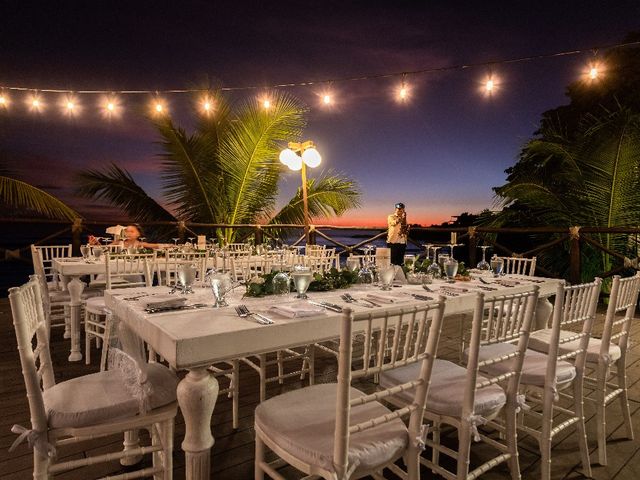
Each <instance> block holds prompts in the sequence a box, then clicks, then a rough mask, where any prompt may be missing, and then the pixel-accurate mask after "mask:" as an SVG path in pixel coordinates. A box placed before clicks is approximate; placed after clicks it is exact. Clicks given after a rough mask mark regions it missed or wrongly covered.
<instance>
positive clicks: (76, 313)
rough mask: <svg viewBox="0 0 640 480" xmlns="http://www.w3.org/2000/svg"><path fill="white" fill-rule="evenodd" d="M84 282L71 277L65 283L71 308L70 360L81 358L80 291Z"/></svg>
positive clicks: (75, 360)
mask: <svg viewBox="0 0 640 480" xmlns="http://www.w3.org/2000/svg"><path fill="white" fill-rule="evenodd" d="M84 287H85V285H84V283H83V282H81V281H80V278H78V277H73V279H72V280H71V281H70V282H69V284H68V285H67V289H68V290H69V297H70V298H71V301H70V302H69V308H70V309H71V312H70V313H71V353H70V354H69V361H70V362H79V361H80V360H82V351H81V350H80V313H81V312H80V311H81V307H82V292H83V291H84Z"/></svg>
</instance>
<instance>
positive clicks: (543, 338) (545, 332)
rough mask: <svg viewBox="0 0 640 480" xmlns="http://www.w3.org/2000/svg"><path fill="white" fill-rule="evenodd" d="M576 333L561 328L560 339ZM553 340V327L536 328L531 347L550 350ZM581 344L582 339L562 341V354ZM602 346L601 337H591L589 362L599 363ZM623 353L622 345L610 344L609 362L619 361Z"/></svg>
mask: <svg viewBox="0 0 640 480" xmlns="http://www.w3.org/2000/svg"><path fill="white" fill-rule="evenodd" d="M575 335H576V332H571V331H569V330H560V340H562V339H566V338H571V337H573V336H575ZM550 341H551V329H550V328H545V329H542V330H536V331H535V332H531V336H530V337H529V348H530V349H532V350H536V351H538V352H544V353H546V352H548V351H549V343H550ZM579 346H580V339H577V340H573V341H571V342H567V343H561V344H560V347H559V352H560V355H563V354H565V353H569V352H572V351H575V350H578V348H579ZM601 346H602V340H601V339H599V338H594V337H591V338H590V339H589V346H588V347H587V362H592V363H598V359H599V358H600V347H601ZM621 355H622V353H621V352H620V347H619V346H618V345H616V344H615V343H610V344H609V363H614V362H617V361H618V359H619V358H620V356H621Z"/></svg>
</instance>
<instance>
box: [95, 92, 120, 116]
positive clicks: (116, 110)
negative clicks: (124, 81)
mask: <svg viewBox="0 0 640 480" xmlns="http://www.w3.org/2000/svg"><path fill="white" fill-rule="evenodd" d="M100 106H101V108H102V111H101V113H102V116H103V117H104V118H106V119H107V120H111V119H112V118H119V117H120V115H121V114H122V107H121V106H120V101H119V100H118V97H117V96H115V95H114V94H111V95H104V96H103V97H102V98H101V99H100Z"/></svg>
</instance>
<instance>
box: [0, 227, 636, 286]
mask: <svg viewBox="0 0 640 480" xmlns="http://www.w3.org/2000/svg"><path fill="white" fill-rule="evenodd" d="M116 223H118V222H114V221H89V220H84V219H76V220H75V221H74V222H73V223H69V222H68V221H56V220H44V219H16V218H11V219H0V224H4V225H7V224H10V225H11V228H12V229H13V230H14V231H19V230H20V228H21V225H22V226H23V228H26V225H27V224H28V225H30V226H31V227H33V226H35V225H38V224H43V226H44V224H47V225H49V227H48V229H49V230H51V229H52V228H54V229H55V227H57V226H59V227H60V228H59V229H55V231H53V232H52V233H48V234H47V235H46V236H44V237H40V238H32V239H30V240H29V241H28V242H25V244H24V245H18V246H17V247H16V246H15V245H13V246H12V247H13V248H11V247H9V246H7V245H6V244H5V245H2V244H0V267H1V265H2V263H4V262H7V261H23V262H31V258H30V251H29V246H30V244H31V243H34V244H36V245H45V244H55V243H56V241H57V240H59V239H60V238H66V239H67V241H68V239H69V238H70V239H71V243H72V244H73V248H74V252H75V254H77V253H78V252H79V247H80V245H81V243H82V242H83V241H86V236H87V235H89V234H95V235H100V236H102V235H103V232H104V230H105V228H106V227H107V226H110V225H114V224H116ZM52 226H53V227H52ZM142 226H143V227H144V228H149V229H155V230H156V231H159V232H160V231H161V232H162V235H163V236H164V238H165V239H168V238H171V237H172V236H173V237H175V238H180V240H181V241H184V240H185V239H186V238H188V237H190V236H194V237H195V236H196V235H202V234H204V235H207V237H208V238H209V237H217V236H219V235H224V234H225V233H228V232H234V233H235V238H236V240H235V241H237V242H242V241H245V240H247V239H249V238H252V239H253V241H255V242H256V243H262V242H263V241H268V240H269V239H278V238H279V237H280V235H282V234H283V232H286V234H287V235H288V239H289V243H292V244H294V245H299V244H301V243H302V242H304V238H305V236H304V226H303V225H297V224H266V225H259V224H235V225H231V224H209V223H190V222H147V223H144V224H143V225H142ZM341 231H351V232H362V234H359V235H358V237H357V239H354V242H355V243H349V244H348V243H345V242H344V241H340V240H339V239H337V238H335V237H336V236H337V233H339V232H341ZM5 232H6V229H5ZM451 232H456V233H457V240H458V243H459V244H460V243H461V244H463V245H464V246H466V249H465V248H462V247H460V248H459V249H458V250H456V252H460V255H461V256H462V257H464V259H465V260H466V261H467V262H468V265H475V264H476V263H477V260H478V258H479V257H478V255H479V252H478V248H477V247H478V246H479V245H481V244H484V245H491V246H492V247H493V251H494V252H495V253H498V254H500V255H505V256H516V257H531V256H534V255H537V256H540V255H541V254H542V255H544V254H545V252H548V251H549V250H551V249H557V250H559V251H560V254H562V255H566V256H568V259H566V260H568V265H569V268H568V272H558V271H554V269H553V268H550V267H549V265H544V264H540V263H538V265H537V270H538V273H539V274H541V275H545V276H551V277H558V276H566V277H567V279H568V280H569V281H570V282H572V283H578V282H579V281H580V280H581V276H582V263H583V258H582V257H583V255H582V253H581V252H582V249H583V248H584V247H585V246H586V245H589V250H590V251H597V252H598V253H599V254H602V255H606V256H608V257H607V258H608V261H607V262H605V263H603V265H608V266H610V268H608V269H607V270H606V271H600V272H594V274H595V275H598V276H601V277H605V278H606V277H609V276H612V275H615V274H618V273H620V272H622V271H624V270H625V269H630V268H635V269H637V268H638V252H637V249H638V235H639V234H640V228H639V227H609V228H602V227H587V226H585V227H579V226H572V227H568V228H567V227H529V228H491V227H481V226H477V227H476V226H472V227H455V226H451V227H412V228H411V230H410V232H409V243H410V244H412V245H414V246H415V247H417V248H418V249H423V246H424V244H425V243H436V244H443V245H444V244H448V240H449V238H450V234H451ZM616 235H618V236H619V235H623V236H626V237H628V240H629V241H628V242H627V244H628V245H631V247H626V248H625V250H624V251H616V250H615V249H613V248H612V247H610V246H607V245H605V243H607V242H606V241H603V238H610V237H611V236H616ZM385 236H386V227H385V226H366V227H363V226H337V225H312V226H311V229H310V243H316V242H318V240H320V239H322V243H326V244H328V245H332V246H336V247H337V248H338V250H339V251H340V253H341V254H342V255H347V254H348V253H350V252H356V251H359V250H361V249H362V247H363V246H365V245H367V244H369V243H371V242H375V241H384V238H385ZM5 237H6V235H5ZM154 240H156V239H154ZM634 246H635V250H634V248H633V247H634ZM456 256H457V255H456ZM565 263H566V262H565Z"/></svg>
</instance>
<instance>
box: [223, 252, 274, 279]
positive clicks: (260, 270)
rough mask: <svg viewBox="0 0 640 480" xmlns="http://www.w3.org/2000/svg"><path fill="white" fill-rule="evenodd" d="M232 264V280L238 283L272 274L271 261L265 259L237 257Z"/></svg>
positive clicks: (232, 260)
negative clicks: (257, 276)
mask: <svg viewBox="0 0 640 480" xmlns="http://www.w3.org/2000/svg"><path fill="white" fill-rule="evenodd" d="M230 264H231V278H232V279H233V281H236V282H238V281H240V280H249V279H250V278H251V277H254V276H256V275H261V274H265V273H270V272H271V260H266V259H265V258H264V257H247V258H242V257H236V258H232V259H231V261H230Z"/></svg>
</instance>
